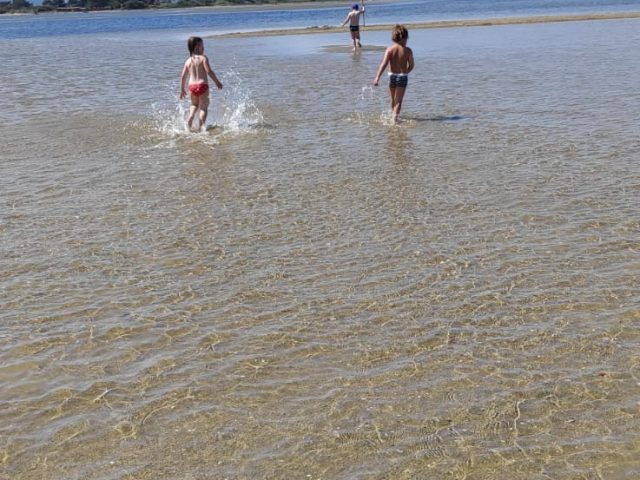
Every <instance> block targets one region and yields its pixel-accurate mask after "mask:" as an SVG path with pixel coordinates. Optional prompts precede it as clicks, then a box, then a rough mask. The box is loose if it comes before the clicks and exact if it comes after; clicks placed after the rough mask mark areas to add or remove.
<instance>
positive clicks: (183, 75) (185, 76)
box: [180, 60, 189, 100]
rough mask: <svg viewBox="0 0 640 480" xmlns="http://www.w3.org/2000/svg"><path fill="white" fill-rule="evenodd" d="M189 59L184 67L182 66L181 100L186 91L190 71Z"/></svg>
mask: <svg viewBox="0 0 640 480" xmlns="http://www.w3.org/2000/svg"><path fill="white" fill-rule="evenodd" d="M188 65H189V60H187V61H186V62H184V67H182V73H180V100H182V99H183V98H184V96H185V95H186V92H185V91H184V82H185V80H186V79H187V73H188V72H189V66H188Z"/></svg>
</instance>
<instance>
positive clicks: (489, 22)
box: [207, 12, 640, 38]
mask: <svg viewBox="0 0 640 480" xmlns="http://www.w3.org/2000/svg"><path fill="white" fill-rule="evenodd" d="M634 18H640V12H610V13H586V14H581V15H540V16H538V15H536V16H528V17H504V18H478V19H468V20H441V21H434V22H415V23H412V22H405V23H404V25H405V26H406V27H407V28H409V29H427V28H458V27H488V26H496V25H522V24H532V23H558V22H578V21H589V20H621V19H634ZM392 26H393V25H391V24H379V25H366V26H363V27H362V28H363V30H369V31H375V30H389V29H390V28H391V27H392ZM345 28H346V27H335V26H330V25H320V26H312V27H305V28H279V29H274V30H261V31H255V32H231V33H223V34H219V35H211V36H209V37H207V38H221V37H222V38H243V37H266V36H278V35H303V34H315V33H338V32H342V31H345Z"/></svg>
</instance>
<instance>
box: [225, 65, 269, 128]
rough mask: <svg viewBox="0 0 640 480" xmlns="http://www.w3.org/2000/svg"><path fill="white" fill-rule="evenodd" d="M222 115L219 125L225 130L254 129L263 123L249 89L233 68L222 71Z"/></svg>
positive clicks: (260, 113)
mask: <svg viewBox="0 0 640 480" xmlns="http://www.w3.org/2000/svg"><path fill="white" fill-rule="evenodd" d="M223 78H224V88H223V90H222V93H223V97H222V98H223V100H222V101H223V108H222V117H221V118H220V120H219V123H220V125H221V126H222V127H223V129H224V130H225V131H231V132H249V131H255V130H256V128H258V127H260V126H262V125H263V123H264V118H263V115H262V112H261V111H260V109H259V108H258V106H257V105H256V103H255V100H254V99H253V94H252V92H251V89H250V88H249V87H248V86H247V85H246V82H245V81H244V80H243V78H242V76H241V75H240V74H238V72H237V71H236V70H235V69H230V70H227V71H226V72H224V74H223Z"/></svg>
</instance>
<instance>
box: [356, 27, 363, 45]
mask: <svg viewBox="0 0 640 480" xmlns="http://www.w3.org/2000/svg"><path fill="white" fill-rule="evenodd" d="M356 41H357V42H358V46H359V47H362V43H360V30H358V31H357V32H356Z"/></svg>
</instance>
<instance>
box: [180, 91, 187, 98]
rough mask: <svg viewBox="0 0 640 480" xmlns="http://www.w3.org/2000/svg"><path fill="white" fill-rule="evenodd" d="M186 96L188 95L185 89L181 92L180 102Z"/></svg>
mask: <svg viewBox="0 0 640 480" xmlns="http://www.w3.org/2000/svg"><path fill="white" fill-rule="evenodd" d="M185 95H186V94H185V91H184V88H183V89H182V90H180V100H182V99H183V98H184V96H185Z"/></svg>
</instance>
